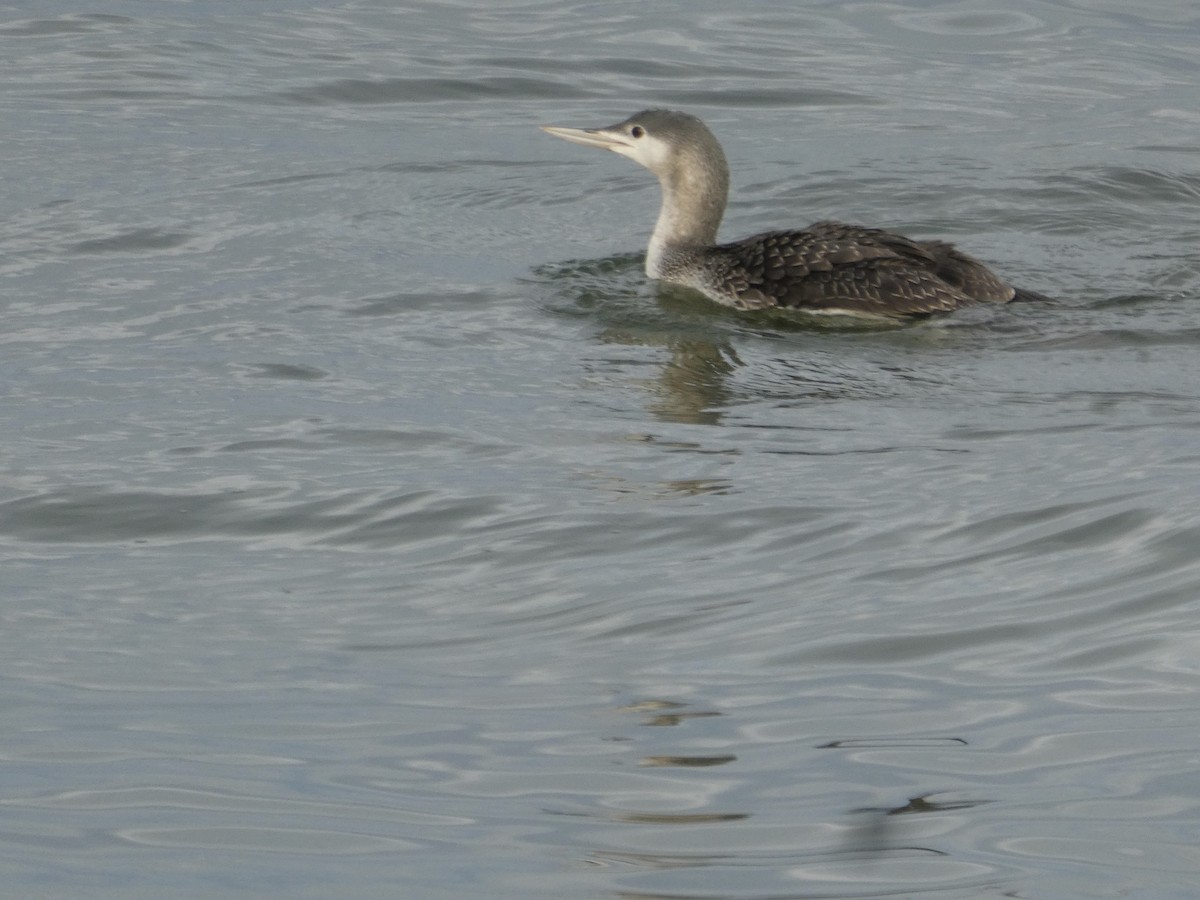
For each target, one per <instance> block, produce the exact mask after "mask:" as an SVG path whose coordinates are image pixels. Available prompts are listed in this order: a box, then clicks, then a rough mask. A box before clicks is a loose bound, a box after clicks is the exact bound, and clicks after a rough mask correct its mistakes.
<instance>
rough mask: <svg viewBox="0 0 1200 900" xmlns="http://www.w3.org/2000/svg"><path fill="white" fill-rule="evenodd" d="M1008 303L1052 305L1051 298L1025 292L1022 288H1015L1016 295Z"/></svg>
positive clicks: (1033, 292)
mask: <svg viewBox="0 0 1200 900" xmlns="http://www.w3.org/2000/svg"><path fill="white" fill-rule="evenodd" d="M1008 302H1009V303H1053V302H1054V298H1053V297H1047V296H1046V295H1045V294H1042V293H1039V292H1038V291H1027V290H1025V289H1024V288H1016V293H1014V294H1013V298H1012V299H1011V300H1009V301H1008Z"/></svg>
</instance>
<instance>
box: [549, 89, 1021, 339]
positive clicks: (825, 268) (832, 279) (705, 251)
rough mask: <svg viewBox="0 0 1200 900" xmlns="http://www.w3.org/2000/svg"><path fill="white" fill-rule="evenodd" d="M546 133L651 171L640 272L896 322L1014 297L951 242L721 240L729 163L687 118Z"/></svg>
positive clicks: (824, 234)
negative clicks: (656, 191)
mask: <svg viewBox="0 0 1200 900" xmlns="http://www.w3.org/2000/svg"><path fill="white" fill-rule="evenodd" d="M543 130H545V131H546V132H548V133H549V134H552V135H554V136H555V137H560V138H563V139H565V140H568V141H571V142H573V143H577V144H583V145H585V146H589V147H600V148H603V149H607V150H612V151H614V152H616V153H619V154H620V155H622V156H625V157H628V158H629V159H632V160H633V161H634V162H637V163H639V164H641V165H642V166H645V167H646V168H647V169H649V170H650V171H651V172H653V173H654V174H655V175H656V176H658V180H659V183H660V185H661V186H662V195H663V197H662V207H661V209H660V210H659V215H658V221H657V222H656V224H655V227H654V232H653V234H652V235H651V238H650V244H649V247H648V248H647V252H646V274H647V275H648V276H649V277H651V278H655V279H660V280H662V281H667V282H671V283H674V284H682V285H686V286H688V287H691V288H694V289H696V290H698V291H700V292H701V293H703V294H704V295H706V296H707V297H709V298H710V299H712V300H715V301H716V302H718V303H722V304H725V305H727V306H732V307H735V308H737V309H766V308H770V307H781V308H790V309H799V310H806V311H808V312H812V313H825V314H842V315H856V316H871V317H880V316H882V317H889V318H895V317H905V316H915V315H927V314H930V313H939V312H949V311H951V310H954V309H958V308H959V307H963V306H970V305H973V304H976V303H1007V302H1009V301H1010V300H1012V299H1013V298H1014V297H1015V296H1017V294H1018V292H1017V291H1016V290H1015V289H1014V288H1013V287H1011V286H1010V285H1008V284H1006V283H1005V282H1004V281H1002V280H1001V279H1000V278H999V277H998V276H996V275H995V274H994V273H993V272H992V271H991V270H990V269H988V268H987V267H986V266H985V265H983V263H981V262H979V261H978V260H976V259H974V258H973V257H971V256H968V255H967V254H966V253H963V252H962V251H961V250H958V249H957V248H955V247H954V246H953V245H951V244H947V243H944V242H941V241H916V240H912V239H911V238H908V237H905V236H903V235H900V234H896V233H894V232H890V231H885V230H882V229H878V228H864V227H861V226H857V225H845V224H842V223H839V222H817V223H815V224H813V225H810V226H809V227H808V228H803V229H797V230H792V231H768V232H764V233H762V234H756V235H753V236H751V237H748V238H743V239H742V240H740V241H734V242H732V243H727V244H718V243H716V239H717V230H718V228H719V227H720V224H721V218H722V217H723V215H724V213H725V204H726V201H727V198H728V193H729V167H728V164H727V163H726V161H725V153H724V151H723V150H722V149H721V145H720V144H719V143H718V142H717V139H716V138H715V137H714V136H713V134H712V132H711V131H709V129H708V127H707V126H706V125H705V124H704V123H703V122H701V121H700V120H699V119H697V118H696V117H695V116H691V115H688V114H687V113H681V112H674V111H670V110H645V111H643V112H640V113H637V114H636V115H634V116H631V117H630V118H628V119H626V120H625V121H624V122H620V123H618V124H616V125H611V126H608V127H606V128H589V129H580V128H563V127H558V126H543Z"/></svg>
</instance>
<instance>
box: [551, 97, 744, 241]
mask: <svg viewBox="0 0 1200 900" xmlns="http://www.w3.org/2000/svg"><path fill="white" fill-rule="evenodd" d="M542 129H543V130H544V131H546V132H547V133H549V134H552V135H554V136H555V137H560V138H563V139H564V140H567V141H571V142H572V143H575V144H583V145H584V146H585V147H600V148H603V149H605V150H611V151H613V152H614V153H618V154H620V155H621V156H624V157H627V158H629V159H632V160H633V161H634V162H636V163H638V164H639V165H643V166H645V167H646V168H647V169H649V170H650V171H651V172H653V173H654V174H655V175H657V176H658V180H659V181H660V182H661V183H662V187H663V193H664V195H665V200H666V202H667V206H668V207H670V208H671V209H678V210H679V211H680V215H678V216H677V217H676V218H677V219H678V221H677V222H675V223H674V224H673V226H672V227H673V229H674V230H675V231H676V232H678V236H679V239H680V240H685V239H686V240H695V241H697V242H704V241H708V242H711V241H712V240H713V239H714V238H715V236H716V230H717V225H718V224H719V223H720V221H721V216H722V215H723V214H724V212H725V201H726V197H727V195H728V193H729V165H728V163H726V162H725V153H724V152H723V151H722V150H721V145H720V144H719V143H717V139H716V138H715V137H713V133H712V132H711V131H709V130H708V126H707V125H705V124H704V123H703V122H701V121H700V120H699V119H697V118H696V117H695V116H692V115H688V114H687V113H683V112H676V111H674V110H669V109H647V110H643V111H642V112H640V113H635V114H634V115H632V116H630V117H629V118H628V119H626V120H625V121H624V122H618V123H617V124H616V125H609V126H607V127H605V128H561V127H558V126H551V125H543V126H542ZM687 231H694V233H691V234H685V232H687Z"/></svg>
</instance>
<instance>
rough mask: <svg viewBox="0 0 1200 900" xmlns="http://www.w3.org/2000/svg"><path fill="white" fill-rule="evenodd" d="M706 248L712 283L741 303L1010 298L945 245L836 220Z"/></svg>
mask: <svg viewBox="0 0 1200 900" xmlns="http://www.w3.org/2000/svg"><path fill="white" fill-rule="evenodd" d="M712 253H713V256H712V257H711V258H710V260H709V264H710V265H709V268H710V271H711V274H712V276H713V279H714V282H715V283H714V284H713V288H714V289H715V290H717V291H719V292H721V293H722V294H724V295H725V296H731V297H733V298H734V303H735V305H737V306H739V307H741V308H743V309H761V308H764V307H769V306H780V307H789V308H794V309H805V310H811V311H814V312H822V311H824V312H833V311H842V312H848V313H859V314H865V315H883V316H911V315H921V314H928V313H937V312H948V311H950V310H953V309H957V308H959V307H961V306H968V305H971V304H973V303H980V302H1001V303H1002V302H1007V301H1008V300H1010V299H1012V296H1013V290H1012V288H1010V287H1009V286H1007V285H1006V284H1004V283H1003V282H1001V281H1000V280H999V279H998V278H997V277H996V276H995V275H994V274H992V272H991V271H990V270H988V269H987V267H985V266H984V265H983V264H982V263H980V262H978V261H977V260H975V259H972V258H971V257H970V256H967V255H966V254H965V253H962V252H961V251H959V250H957V249H956V248H954V247H953V246H951V245H950V244H945V243H941V242H935V241H934V242H924V243H922V242H918V241H914V240H911V239H909V238H906V237H904V236H903V235H899V234H894V233H892V232H888V231H883V230H880V229H874V228H860V227H857V226H853V225H842V224H839V223H836V222H818V223H817V224H815V225H813V226H811V227H809V228H806V229H804V230H802V231H776V232H768V233H766V234H759V235H755V236H754V237H750V238H746V239H745V240H742V241H737V242H735V243H732V244H723V245H720V246H718V247H715V248H713V250H712Z"/></svg>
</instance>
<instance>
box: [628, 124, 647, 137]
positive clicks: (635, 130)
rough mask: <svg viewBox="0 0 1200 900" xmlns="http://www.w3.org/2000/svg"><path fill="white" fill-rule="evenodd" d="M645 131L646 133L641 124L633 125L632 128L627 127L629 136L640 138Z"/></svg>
mask: <svg viewBox="0 0 1200 900" xmlns="http://www.w3.org/2000/svg"><path fill="white" fill-rule="evenodd" d="M645 133H646V129H645V128H643V127H642V126H641V125H634V126H633V127H632V128H630V129H629V135H630V137H634V138H640V137H641V136H642V135H643V134H645Z"/></svg>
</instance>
